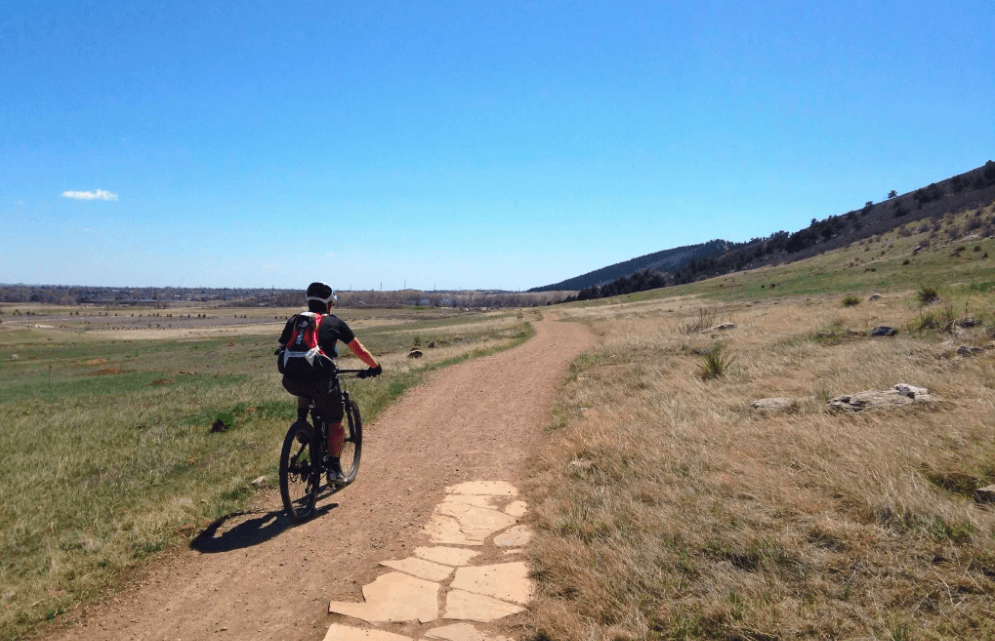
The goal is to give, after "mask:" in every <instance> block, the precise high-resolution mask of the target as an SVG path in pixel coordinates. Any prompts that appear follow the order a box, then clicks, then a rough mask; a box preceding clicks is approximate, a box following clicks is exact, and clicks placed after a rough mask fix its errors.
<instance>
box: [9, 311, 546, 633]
mask: <svg viewBox="0 0 995 641" xmlns="http://www.w3.org/2000/svg"><path fill="white" fill-rule="evenodd" d="M14 309H17V310H18V314H17V315H14V313H13V310H14ZM75 311H76V310H65V309H63V310H59V309H45V308H41V307H28V306H24V305H19V306H5V309H4V314H3V318H4V319H5V322H4V323H3V324H2V325H0V426H2V427H0V524H2V525H0V586H2V588H0V639H18V638H23V637H25V636H26V635H30V633H31V631H32V630H33V629H34V628H35V626H37V625H38V623H39V622H42V621H45V620H51V619H54V618H56V617H58V616H59V615H60V614H61V613H63V612H66V611H70V610H72V609H73V608H75V607H76V606H77V604H79V603H81V602H86V601H90V600H93V599H96V598H98V596H100V595H101V594H103V593H105V592H106V591H108V590H113V589H114V586H115V585H116V583H117V582H118V581H119V580H120V578H121V577H123V576H124V574H125V573H126V572H128V571H130V570H131V569H132V568H134V567H135V566H136V565H138V564H141V563H142V562H143V560H145V559H148V558H151V557H152V556H153V555H155V554H156V553H157V552H160V551H162V550H165V549H167V548H169V547H170V546H174V545H183V544H186V542H187V541H189V538H190V536H191V535H192V534H195V533H196V532H198V531H199V530H200V529H201V528H202V527H203V526H204V525H205V524H207V523H209V522H211V521H212V520H215V519H217V518H219V517H222V516H224V515H227V514H231V513H232V512H236V511H239V510H242V509H245V508H246V507H247V506H248V505H249V504H250V503H251V501H252V499H253V495H254V490H253V488H252V486H251V485H250V483H249V482H250V481H251V480H252V479H254V478H256V477H257V476H260V475H266V476H268V477H269V479H270V481H271V483H273V484H275V482H276V467H277V457H278V454H279V448H280V445H281V443H282V439H283V435H284V433H285V431H286V429H287V426H288V424H289V423H290V422H291V421H292V420H293V419H294V418H295V416H296V412H295V403H294V400H293V398H292V397H291V396H290V395H288V394H287V393H286V392H285V391H284V390H283V388H282V386H281V385H280V379H279V374H278V373H277V372H276V366H275V357H274V356H273V349H274V347H275V346H276V337H277V336H278V334H279V329H280V328H282V322H278V323H277V324H276V325H273V326H272V327H273V328H274V329H273V330H272V331H269V332H266V333H262V332H260V331H258V330H257V328H256V327H254V326H253V325H252V324H251V323H248V322H247V323H244V324H239V325H238V326H231V325H230V324H229V323H228V320H229V318H232V317H236V316H237V317H241V316H242V315H243V312H244V315H245V316H246V317H247V320H248V319H252V318H253V317H254V322H255V323H256V324H258V323H260V322H262V321H268V320H269V319H271V317H272V315H273V311H272V310H267V313H265V314H264V313H261V312H260V311H259V310H237V309H236V310H232V309H222V310H204V309H200V310H197V311H195V312H193V316H194V318H196V314H198V313H207V314H209V315H211V316H212V317H214V320H215V323H214V324H213V325H211V324H209V323H204V324H201V326H200V329H199V330H198V331H204V332H210V331H217V330H219V329H223V330H224V331H225V332H226V334H225V335H224V336H223V337H217V338H205V337H199V338H198V337H191V336H190V335H188V334H182V333H181V334H176V333H174V334H170V333H169V332H168V331H166V330H160V333H159V336H160V338H159V339H148V338H144V339H142V338H136V337H135V336H134V331H129V330H125V329H121V330H113V329H108V328H106V327H105V328H104V329H102V330H91V329H86V328H87V327H93V326H95V325H97V324H98V323H111V325H110V326H111V327H114V326H115V324H114V323H113V321H105V320H100V321H98V320H97V319H98V318H100V319H113V318H114V316H113V315H109V316H103V315H102V314H104V313H106V312H107V310H92V309H91V310H84V312H83V314H81V315H80V316H78V317H77V316H76V315H75V313H73V314H72V315H71V316H70V312H75ZM161 311H164V310H160V312H161ZM87 312H89V313H90V314H94V313H99V314H101V316H99V317H97V316H88V315H87ZM109 313H110V314H113V313H114V312H113V311H111V312H109ZM118 313H128V314H129V316H128V318H131V316H130V314H131V311H130V310H128V311H127V312H121V311H118ZM136 313H137V312H136ZM141 313H145V312H141ZM152 313H155V312H152ZM167 313H173V312H167ZM178 313H179V312H177V314H178ZM342 316H344V317H347V318H349V321H350V323H352V324H353V325H354V326H355V327H357V331H358V333H359V335H360V339H361V340H363V341H364V342H365V343H366V344H367V346H368V347H369V348H370V349H371V350H372V351H373V352H374V353H376V354H378V356H379V359H380V361H381V363H383V365H384V370H385V374H384V375H383V376H382V377H380V378H378V379H372V380H368V381H356V380H352V381H349V382H348V383H347V385H348V388H349V389H350V391H351V392H352V393H353V395H354V397H355V398H356V399H357V400H358V402H359V405H360V407H361V409H362V411H363V415H364V422H365V423H367V424H368V425H369V424H371V423H372V419H373V418H375V416H376V415H377V414H378V413H379V412H380V411H381V410H382V409H383V408H384V407H385V406H386V405H387V404H388V403H389V402H390V401H391V400H392V399H394V398H396V397H397V396H399V395H400V394H402V393H403V392H404V390H405V389H407V388H408V387H409V386H410V385H412V384H415V383H417V382H418V381H420V380H421V379H422V377H423V376H424V375H425V373H426V372H429V371H431V370H432V369H435V368H438V367H444V366H446V365H447V364H451V363H454V362H458V361H460V360H463V359H466V358H472V357H474V356H479V355H482V354H486V353H490V352H491V351H494V350H496V349H503V348H506V347H509V346H512V345H515V344H518V343H520V342H522V341H524V340H526V339H527V338H528V337H529V336H531V331H532V330H531V326H530V325H529V324H528V322H527V321H528V320H529V318H534V315H533V314H530V315H528V316H525V315H516V314H488V315H481V314H476V315H464V316H462V317H458V318H443V317H442V316H441V315H440V314H438V313H430V312H420V311H419V310H408V311H402V312H400V313H398V312H396V311H390V312H386V311H383V312H370V311H369V310H363V313H361V314H360V313H354V312H353V310H346V311H345V312H344V313H343V314H342ZM118 318H121V317H118ZM136 318H137V316H136ZM142 318H145V317H144V316H143V317H142ZM154 318H155V317H154ZM166 318H167V319H168V318H169V317H166ZM56 319H58V320H56ZM238 320H241V318H239V319H238ZM36 325H41V326H42V327H36ZM46 325H47V326H48V327H45V326H46ZM59 325H64V326H63V327H59ZM116 325H117V326H121V324H120V323H117V324H116ZM170 329H171V328H170ZM122 335H123V336H124V337H125V338H118V337H120V336H122ZM112 337H113V338H112ZM457 339H458V340H457ZM433 341H434V343H435V347H434V348H428V347H427V345H428V343H429V342H433ZM416 343H417V344H418V345H420V347H421V349H422V351H423V353H424V356H423V357H422V358H420V359H417V360H415V359H409V358H407V353H408V349H409V348H410V347H411V346H413V345H415V344H416ZM345 351H346V353H347V354H343V358H342V362H341V366H342V367H344V368H349V367H353V368H355V367H361V364H360V363H359V361H358V360H357V359H355V358H354V357H352V355H351V353H349V351H348V350H347V349H346V350H345ZM219 417H231V418H233V419H234V427H233V428H232V429H230V430H229V431H227V432H224V433H212V432H211V431H210V428H211V426H212V424H214V422H215V421H216V420H217V419H218V418H219Z"/></svg>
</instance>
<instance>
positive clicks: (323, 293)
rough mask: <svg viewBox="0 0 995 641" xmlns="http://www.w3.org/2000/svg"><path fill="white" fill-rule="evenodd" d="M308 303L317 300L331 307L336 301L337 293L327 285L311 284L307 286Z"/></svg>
mask: <svg viewBox="0 0 995 641" xmlns="http://www.w3.org/2000/svg"><path fill="white" fill-rule="evenodd" d="M307 299H308V302H310V301H313V300H316V301H321V302H322V303H324V304H325V305H330V304H331V303H332V301H334V300H335V292H333V291H332V288H331V287H329V286H328V285H326V284H325V283H311V284H310V285H308V286H307Z"/></svg>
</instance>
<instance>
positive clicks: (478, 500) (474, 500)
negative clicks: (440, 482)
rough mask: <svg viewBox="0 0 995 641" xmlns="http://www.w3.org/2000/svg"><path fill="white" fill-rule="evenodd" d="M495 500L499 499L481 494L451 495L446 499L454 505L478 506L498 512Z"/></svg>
mask: <svg viewBox="0 0 995 641" xmlns="http://www.w3.org/2000/svg"><path fill="white" fill-rule="evenodd" d="M495 498H497V497H494V496H484V495H481V494H450V495H448V496H447V497H446V500H447V501H450V502H452V503H466V504H468V505H476V506H477V507H486V508H488V509H491V510H496V509H497V507H495V505H494V500H495Z"/></svg>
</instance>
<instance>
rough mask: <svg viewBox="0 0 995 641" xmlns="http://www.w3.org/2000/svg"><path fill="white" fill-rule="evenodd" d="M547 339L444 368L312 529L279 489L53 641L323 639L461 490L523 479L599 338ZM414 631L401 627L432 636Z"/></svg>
mask: <svg viewBox="0 0 995 641" xmlns="http://www.w3.org/2000/svg"><path fill="white" fill-rule="evenodd" d="M536 330H537V335H536V336H535V338H533V339H532V340H530V341H529V342H527V343H526V344H524V345H522V346H520V347H518V348H516V349H513V350H509V351H506V352H502V353H500V354H495V355H492V356H488V357H486V358H481V359H477V360H473V361H470V362H467V363H463V364H461V365H458V366H454V367H450V368H448V369H446V370H444V371H442V372H440V373H439V374H437V375H435V376H434V377H433V379H432V380H431V381H429V382H428V383H426V384H423V385H421V386H419V387H417V388H415V389H413V390H411V391H410V392H409V393H408V394H407V395H406V396H405V397H404V398H403V399H401V400H400V401H399V402H397V403H396V404H395V405H394V406H392V407H391V408H390V409H389V410H388V411H386V412H385V413H384V414H383V415H382V416H381V417H380V419H379V420H378V421H377V422H376V423H375V424H374V425H369V426H367V429H366V430H365V433H364V443H363V462H362V467H361V469H360V473H359V477H358V479H357V481H356V483H354V484H353V485H352V486H350V487H348V488H346V489H344V490H343V491H342V492H340V493H338V494H336V495H334V496H331V497H326V498H324V499H322V500H321V501H320V502H319V505H318V508H319V514H318V516H316V517H315V518H314V519H312V520H311V521H309V522H307V523H305V524H302V525H300V526H297V527H291V524H290V523H289V521H288V519H287V518H286V517H285V516H283V515H282V513H281V512H282V506H281V504H280V497H279V492H278V491H267V492H265V493H264V494H262V495H261V497H260V501H259V506H260V509H259V510H258V511H256V512H255V513H252V514H247V515H241V516H235V517H232V518H231V519H229V520H228V521H226V522H225V523H222V524H221V525H220V526H219V527H217V528H216V529H215V530H213V531H208V532H205V533H203V534H202V535H201V536H200V538H199V542H198V543H197V544H196V545H197V547H198V548H199V550H194V549H190V550H183V551H180V552H178V553H177V554H175V555H174V556H173V557H172V558H170V559H168V560H167V561H165V562H163V563H161V564H159V566H158V567H156V568H153V569H152V570H150V571H149V572H148V573H147V574H146V576H144V577H143V579H142V581H141V583H139V584H138V585H135V586H133V587H132V588H130V589H128V590H125V591H124V592H123V593H120V594H119V595H118V596H117V597H115V598H113V599H112V600H111V601H109V602H108V603H107V604H102V605H98V606H96V607H93V608H91V609H90V611H89V612H87V613H86V614H85V615H83V616H81V617H80V618H79V621H77V622H76V623H75V624H74V625H73V626H72V627H70V628H68V629H64V630H62V631H59V632H57V633H55V634H52V635H50V636H49V639H52V640H55V639H58V640H60V641H61V640H62V639H80V638H85V639H98V640H99V639H114V640H118V639H128V640H153V639H154V640H163V639H166V640H169V641H173V640H176V639H182V640H183V641H188V640H195V639H209V638H210V639H215V638H218V639H224V638H231V639H273V640H279V641H288V640H296V639H301V640H304V639H308V640H313V639H322V638H323V637H324V635H325V632H326V630H327V629H328V626H329V625H330V624H331V623H332V622H334V621H336V620H342V619H341V617H339V615H329V614H328V612H327V608H328V602H329V601H330V600H351V601H362V593H361V591H360V588H361V586H362V585H363V584H365V583H369V582H370V581H372V580H373V579H374V578H376V576H377V575H378V574H380V573H382V568H378V567H377V566H378V564H379V563H380V562H381V561H384V560H387V559H396V558H401V557H404V556H407V555H408V554H410V553H411V551H412V550H413V549H414V547H415V546H418V545H424V544H425V543H426V540H427V538H426V536H425V534H424V533H423V532H422V527H423V526H424V525H425V523H427V521H428V519H429V515H430V514H431V512H432V509H433V507H434V506H435V505H436V504H438V503H439V502H440V501H442V500H443V498H444V496H445V492H444V489H445V487H446V486H447V485H453V484H456V483H459V482H463V481H472V480H480V479H483V480H505V481H509V482H511V483H513V484H515V485H518V486H521V485H522V484H523V481H524V480H525V478H526V477H527V469H526V460H527V458H528V456H529V454H530V452H532V451H533V450H534V448H535V446H536V445H537V443H538V439H539V437H540V435H541V429H542V426H543V425H545V423H546V421H547V418H548V412H549V409H550V407H551V404H552V401H553V399H554V397H555V395H556V391H557V388H558V386H559V385H560V383H561V382H562V381H563V376H564V375H565V372H566V368H567V365H568V364H569V362H570V361H571V360H572V359H573V358H574V357H575V356H577V355H578V354H579V353H580V352H581V351H583V350H584V349H585V348H586V347H587V346H588V345H589V344H590V341H591V338H590V335H589V333H588V332H587V330H586V328H585V327H583V326H581V325H577V324H574V323H560V322H555V321H552V320H544V321H541V322H539V323H537V324H536ZM518 616H521V615H518ZM519 622H520V620H519ZM510 623H512V624H514V623H515V622H510ZM407 625H408V626H409V628H410V629H407V630H405V629H403V627H402V628H399V627H397V626H394V627H391V628H389V629H391V630H393V631H396V632H399V633H403V632H409V633H412V634H418V633H419V629H418V628H417V627H412V626H413V624H407ZM509 632H511V630H509Z"/></svg>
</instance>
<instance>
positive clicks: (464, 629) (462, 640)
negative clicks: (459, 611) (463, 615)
mask: <svg viewBox="0 0 995 641" xmlns="http://www.w3.org/2000/svg"><path fill="white" fill-rule="evenodd" d="M425 638H426V639H445V640H446V641H511V639H509V638H508V637H502V636H497V635H490V634H487V633H485V632H481V631H480V630H478V629H477V628H475V627H473V626H472V625H470V624H469V623H454V624H452V625H446V626H443V627H441V628H433V629H431V630H429V631H428V632H426V633H425Z"/></svg>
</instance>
